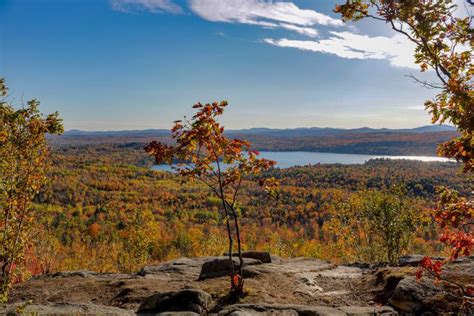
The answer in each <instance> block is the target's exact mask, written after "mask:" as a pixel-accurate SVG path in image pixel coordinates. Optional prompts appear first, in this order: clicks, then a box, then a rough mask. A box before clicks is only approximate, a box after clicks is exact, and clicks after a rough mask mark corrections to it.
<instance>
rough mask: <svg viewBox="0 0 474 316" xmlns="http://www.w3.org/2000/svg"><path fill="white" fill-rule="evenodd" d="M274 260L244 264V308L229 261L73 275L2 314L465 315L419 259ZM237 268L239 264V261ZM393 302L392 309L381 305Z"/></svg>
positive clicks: (473, 275) (37, 286)
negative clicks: (22, 310) (231, 296)
mask: <svg viewBox="0 0 474 316" xmlns="http://www.w3.org/2000/svg"><path fill="white" fill-rule="evenodd" d="M271 259H272V262H271V263H262V261H260V260H256V259H252V258H245V259H244V260H245V266H244V270H243V271H244V276H245V277H246V280H245V289H246V290H248V295H247V296H246V297H245V298H243V299H242V300H241V301H240V303H245V304H236V303H238V302H235V301H230V302H229V300H228V299H227V298H226V295H227V294H228V291H229V279H228V274H229V272H230V266H229V263H230V261H229V259H228V258H227V257H205V258H180V259H176V260H172V261H168V262H164V263H161V264H157V265H150V266H147V267H144V268H143V269H141V270H140V271H139V272H138V273H133V274H113V273H95V272H90V271H69V272H61V273H57V274H52V275H44V276H38V277H34V278H31V279H30V280H29V281H27V282H24V283H21V284H16V285H15V286H14V287H13V289H12V291H11V296H10V304H9V305H3V306H0V315H2V314H6V313H7V312H10V311H12V312H15V311H16V309H17V307H18V306H19V304H20V303H22V302H28V301H31V302H33V303H32V304H31V305H28V306H27V307H26V311H31V313H30V314H34V313H35V311H36V314H38V315H45V314H57V315H64V314H75V315H84V314H89V315H90V314H94V315H95V314H99V315H101V314H102V315H104V314H111V315H131V314H133V312H137V311H139V312H140V314H143V315H145V314H149V315H156V314H163V315H198V314H201V313H205V312H206V311H212V313H214V314H216V315H217V314H219V313H220V314H221V315H254V314H257V315H258V314H262V315H264V314H265V313H266V314H278V315H394V311H393V309H394V310H396V311H399V312H401V314H417V313H424V312H427V313H428V314H427V315H429V313H430V312H431V313H432V314H442V313H445V312H452V313H461V314H463V311H460V310H459V306H460V305H461V304H460V302H459V301H456V300H455V298H453V297H451V296H448V295H447V294H446V292H445V291H442V290H441V289H440V288H439V285H433V283H432V280H431V279H430V278H429V277H425V278H423V279H422V281H421V282H419V281H417V280H416V279H415V278H414V274H415V272H416V271H417V269H418V268H417V266H416V265H415V266H413V264H414V263H412V262H415V261H416V260H418V258H414V257H412V258H408V261H407V262H409V263H407V264H405V265H402V266H395V267H390V266H387V265H383V266H371V265H337V264H334V263H332V262H329V261H324V260H318V259H310V258H290V259H279V260H274V258H273V257H272V258H271ZM234 262H235V263H236V264H238V259H237V258H234ZM473 263H474V261H473V260H472V258H465V259H462V260H457V261H455V262H453V263H452V264H451V265H449V266H446V267H445V269H443V275H444V276H446V277H448V278H453V279H454V280H456V282H459V283H461V284H463V285H468V284H474V264H473ZM200 276H202V277H201V278H199V277H200ZM63 302H68V303H67V304H64V303H63ZM55 303H56V304H55ZM232 304H234V305H232ZM387 304H389V305H391V306H392V307H393V309H390V308H387V307H375V306H383V305H387ZM20 305H21V304H20ZM108 308H111V309H114V310H108ZM43 311H46V312H43Z"/></svg>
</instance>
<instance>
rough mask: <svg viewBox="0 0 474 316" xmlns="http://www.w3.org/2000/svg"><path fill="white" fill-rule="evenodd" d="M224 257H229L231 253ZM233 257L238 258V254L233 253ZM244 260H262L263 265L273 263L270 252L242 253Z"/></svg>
mask: <svg viewBox="0 0 474 316" xmlns="http://www.w3.org/2000/svg"><path fill="white" fill-rule="evenodd" d="M224 256H229V253H225V254H224ZM232 256H233V257H238V256H239V254H238V253H233V254H232ZM242 258H249V259H256V260H260V261H261V262H262V263H272V256H271V255H270V253H269V252H268V251H244V252H242Z"/></svg>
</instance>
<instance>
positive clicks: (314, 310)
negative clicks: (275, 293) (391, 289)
mask: <svg viewBox="0 0 474 316" xmlns="http://www.w3.org/2000/svg"><path fill="white" fill-rule="evenodd" d="M218 315H220V316H227V315H232V316H244V315H245V316H247V315H285V316H286V315H288V316H293V315H304V316H330V315H331V316H332V315H334V316H338V315H341V316H378V315H383V316H392V315H398V313H397V312H395V310H394V309H393V308H391V307H389V306H382V307H360V306H345V307H326V306H303V305H289V304H277V305H270V304H237V305H231V306H227V307H225V308H224V309H223V310H221V311H220V312H219V313H218Z"/></svg>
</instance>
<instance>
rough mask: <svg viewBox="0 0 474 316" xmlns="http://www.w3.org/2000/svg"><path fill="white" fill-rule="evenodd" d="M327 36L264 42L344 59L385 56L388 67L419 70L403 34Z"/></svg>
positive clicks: (344, 34) (347, 33) (338, 33)
mask: <svg viewBox="0 0 474 316" xmlns="http://www.w3.org/2000/svg"><path fill="white" fill-rule="evenodd" d="M330 34H331V35H330V36H329V37H328V38H325V39H321V40H317V41H308V40H290V39H286V38H283V39H277V40H275V39H271V38H266V39H264V41H265V42H266V43H268V44H271V45H275V46H279V47H291V48H297V49H301V50H305V51H312V52H320V53H326V54H333V55H336V56H339V57H341V58H348V59H387V60H388V61H389V62H390V64H391V65H392V66H395V67H407V68H415V69H419V66H417V65H416V64H415V63H414V58H413V50H414V48H415V46H414V44H413V43H411V42H410V41H409V40H407V39H406V38H405V37H404V36H403V35H401V34H396V35H394V36H392V37H385V36H375V37H370V36H367V35H359V34H354V33H351V32H330Z"/></svg>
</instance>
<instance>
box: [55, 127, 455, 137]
mask: <svg viewBox="0 0 474 316" xmlns="http://www.w3.org/2000/svg"><path fill="white" fill-rule="evenodd" d="M450 131H453V132H454V131H456V128H455V127H453V126H450V125H425V126H420V127H415V128H405V129H389V128H370V127H361V128H353V129H344V128H333V127H299V128H284V129H279V128H266V127H255V128H249V129H229V130H227V131H226V132H227V133H228V134H243V135H268V136H327V135H334V134H340V133H344V134H345V133H432V132H450ZM169 133H170V132H169V130H167V129H145V130H120V131H83V130H78V129H72V130H69V131H66V132H65V133H64V136H102V137H125V136H135V137H147V136H168V135H169Z"/></svg>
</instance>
